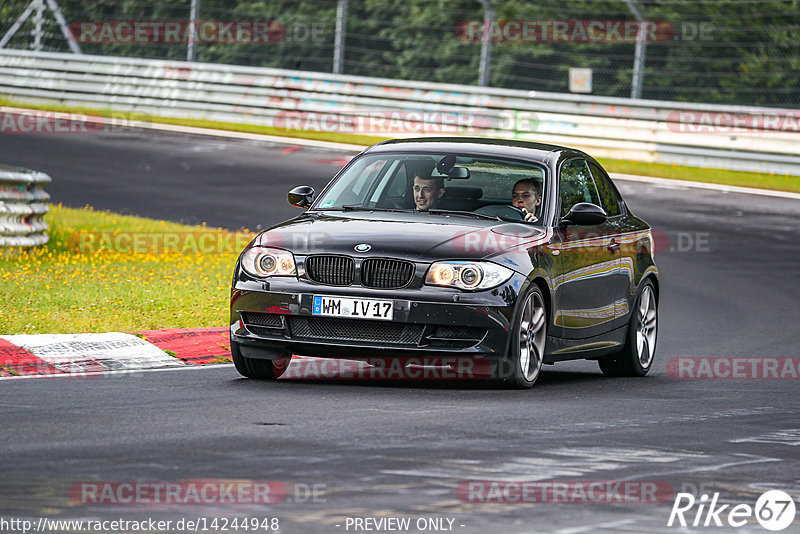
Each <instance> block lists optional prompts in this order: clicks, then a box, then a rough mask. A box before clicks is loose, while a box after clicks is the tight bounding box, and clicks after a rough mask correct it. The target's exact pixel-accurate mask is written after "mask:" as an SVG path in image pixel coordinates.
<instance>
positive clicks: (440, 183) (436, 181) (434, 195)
mask: <svg viewBox="0 0 800 534" xmlns="http://www.w3.org/2000/svg"><path fill="white" fill-rule="evenodd" d="M442 195H444V178H442V177H441V176H436V177H431V176H430V175H427V174H422V173H420V172H418V173H416V174H415V175H414V204H416V208H417V211H428V210H432V209H435V208H436V206H437V205H438V204H439V199H440V198H442Z"/></svg>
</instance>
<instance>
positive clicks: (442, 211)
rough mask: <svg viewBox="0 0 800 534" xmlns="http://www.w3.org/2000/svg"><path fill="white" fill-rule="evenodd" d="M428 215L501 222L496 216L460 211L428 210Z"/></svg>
mask: <svg viewBox="0 0 800 534" xmlns="http://www.w3.org/2000/svg"><path fill="white" fill-rule="evenodd" d="M428 213H433V214H436V215H464V216H465V217H475V218H476V219H489V220H490V221H502V220H503V219H501V218H500V217H498V216H497V215H486V214H485V213H475V212H474V211H461V210H438V209H432V210H428Z"/></svg>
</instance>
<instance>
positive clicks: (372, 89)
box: [0, 50, 800, 176]
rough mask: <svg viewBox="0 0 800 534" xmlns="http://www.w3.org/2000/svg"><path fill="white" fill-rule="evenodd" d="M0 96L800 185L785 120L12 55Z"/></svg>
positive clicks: (616, 101)
mask: <svg viewBox="0 0 800 534" xmlns="http://www.w3.org/2000/svg"><path fill="white" fill-rule="evenodd" d="M0 95H6V96H8V97H10V98H11V99H13V100H17V101H21V102H23V101H26V102H58V103H61V104H66V105H69V106H82V107H95V108H107V109H108V108H110V109H113V110H114V111H120V112H136V113H140V114H142V115H145V116H146V115H156V116H164V117H181V118H194V119H206V120H212V121H223V122H236V123H250V124H261V125H266V126H278V127H281V126H286V113H287V112H301V113H316V114H319V116H320V117H321V116H322V115H323V114H325V116H328V117H331V116H333V117H337V118H339V119H343V121H340V120H338V119H337V120H334V121H333V122H334V123H337V124H341V123H342V122H344V123H347V122H348V121H350V122H352V121H355V120H357V119H358V118H359V117H361V118H363V117H370V116H371V115H372V114H374V113H375V112H380V113H384V112H391V111H396V112H398V113H400V114H401V115H400V116H401V119H402V120H401V122H402V127H401V128H400V131H392V132H390V133H391V136H394V137H400V136H413V135H418V133H417V132H420V131H422V132H427V133H436V126H437V125H436V124H432V123H434V122H435V121H437V120H441V116H442V114H450V115H452V116H455V117H458V118H459V119H458V121H457V123H459V124H465V125H468V127H465V128H463V129H462V131H461V133H464V134H472V135H488V136H497V137H512V138H516V139H523V140H532V141H541V142H548V143H556V144H563V145H568V146H574V147H577V148H583V149H585V150H587V151H589V152H590V153H592V154H594V155H597V156H600V157H611V158H619V159H632V160H638V161H647V162H661V163H675V164H685V165H693V166H699V167H718V168H727V169H733V170H750V171H759V172H771V173H779V174H793V175H798V176H800V132H799V131H798V130H800V111H797V110H782V109H770V108H750V107H743V106H739V107H736V106H732V107H731V106H719V105H706V104H687V103H679V102H661V101H647V100H631V99H622V98H608V97H592V96H584V95H570V94H556V93H542V92H536V91H517V90H508V89H493V88H486V87H477V86H467V85H452V84H439V83H427V82H414V81H403V80H390V79H380V78H367V77H360V76H343V75H333V74H327V73H318V72H300V71H287V70H279V69H270V68H258V67H242V66H233V65H219V64H208V63H188V62H182V61H164V60H147V59H138V58H120V57H107V56H86V55H72V54H61V53H47V52H30V51H21V50H0ZM414 112H416V114H414ZM409 113H411V114H409ZM425 113H427V114H428V115H425ZM437 114H438V115H437ZM309 122H312V121H309ZM304 126H309V124H304ZM321 129H323V130H324V129H325V128H324V127H321ZM357 133H374V134H376V135H381V132H357Z"/></svg>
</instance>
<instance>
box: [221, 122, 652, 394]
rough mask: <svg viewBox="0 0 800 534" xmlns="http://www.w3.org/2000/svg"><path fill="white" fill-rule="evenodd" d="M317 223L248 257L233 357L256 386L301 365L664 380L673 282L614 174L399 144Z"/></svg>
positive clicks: (468, 147) (513, 150) (520, 380)
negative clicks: (466, 365)
mask: <svg viewBox="0 0 800 534" xmlns="http://www.w3.org/2000/svg"><path fill="white" fill-rule="evenodd" d="M289 202H290V203H291V204H293V205H295V206H297V207H298V208H302V209H303V210H304V212H303V213H302V214H301V215H299V216H298V217H295V218H294V219H291V220H289V221H286V222H283V223H281V224H278V225H277V226H274V227H272V228H270V229H268V230H266V231H264V232H262V233H260V234H259V235H258V236H257V237H256V238H255V239H254V240H253V241H252V242H251V243H250V245H248V247H247V248H246V249H245V250H244V251H243V252H242V254H241V256H240V258H239V261H238V262H237V265H236V270H235V273H234V278H233V287H232V293H231V302H230V306H231V308H230V312H231V315H230V317H231V327H230V332H231V352H232V356H233V361H234V364H235V366H236V369H237V370H238V371H239V373H241V374H242V375H244V376H246V377H250V378H267V379H269V378H278V377H280V376H281V374H282V373H284V372H285V370H286V369H287V363H288V361H289V359H290V358H291V356H292V355H294V354H297V355H303V356H314V357H322V358H341V359H348V360H366V361H370V360H371V359H374V358H376V357H378V358H382V359H388V360H390V361H393V362H395V363H396V362H397V361H400V362H409V361H412V360H413V361H421V359H422V358H429V357H433V358H438V357H441V358H443V361H449V362H451V364H452V362H477V361H482V362H487V363H488V366H487V369H488V372H487V376H486V378H488V379H489V380H492V381H493V382H495V383H497V384H501V385H505V386H508V387H516V388H528V387H531V386H532V385H533V384H534V382H536V379H537V377H538V376H539V373H540V371H541V369H542V365H543V364H551V363H555V362H557V361H563V360H571V359H582V358H585V359H592V360H597V361H598V363H599V366H600V369H601V370H602V372H603V373H604V374H606V375H612V376H643V375H645V374H646V373H647V372H648V371H649V370H650V368H651V367H652V365H653V358H654V355H655V350H656V334H657V329H658V322H657V307H658V297H659V284H658V271H657V269H656V266H655V263H654V260H653V239H652V236H651V232H650V227H649V226H648V225H647V223H645V222H644V221H643V220H642V219H640V218H638V217H636V216H635V215H634V214H633V213H631V211H630V210H629V209H628V207H627V205H626V204H625V201H624V200H623V199H622V197H621V196H620V194H619V191H618V190H617V188H616V187H615V186H614V184H613V183H612V181H611V179H610V178H609V177H608V174H607V173H606V172H605V171H604V170H603V168H602V167H601V166H600V164H598V163H597V161H595V160H594V159H593V158H592V157H590V156H589V155H587V154H585V153H583V152H581V151H578V150H574V149H570V148H565V147H560V146H554V145H545V144H538V143H529V142H518V141H510V140H501V139H470V138H422V139H403V140H393V141H386V142H383V143H379V144H377V145H374V146H372V147H370V148H368V149H366V150H364V151H363V152H362V153H361V154H359V155H358V156H356V157H355V158H354V159H353V160H352V161H350V163H349V164H348V165H347V166H345V167H344V168H343V169H342V170H341V171H340V172H339V173H338V174H337V175H336V176H335V177H334V179H333V180H331V182H330V183H329V184H328V185H327V186H326V187H325V188H324V189H323V190H322V191H321V192H320V193H319V194H317V193H316V192H315V191H314V190H313V189H312V188H311V187H308V186H300V187H297V188H295V189H293V190H292V191H291V192H290V193H289Z"/></svg>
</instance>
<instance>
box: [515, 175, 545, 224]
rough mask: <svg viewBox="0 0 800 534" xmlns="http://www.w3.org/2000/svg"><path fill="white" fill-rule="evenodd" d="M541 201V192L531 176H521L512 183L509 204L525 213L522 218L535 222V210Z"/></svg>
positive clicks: (536, 219)
mask: <svg viewBox="0 0 800 534" xmlns="http://www.w3.org/2000/svg"><path fill="white" fill-rule="evenodd" d="M541 203H542V194H541V192H540V191H539V185H538V184H537V183H536V180H534V179H532V178H523V179H522V180H519V181H518V182H517V183H515V184H514V189H513V190H512V192H511V205H512V206H514V207H515V208H519V209H520V210H522V212H523V213H524V214H525V217H524V220H525V221H528V222H536V221H538V220H539V219H538V218H537V217H536V212H537V211H538V209H539V205H540V204H541Z"/></svg>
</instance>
